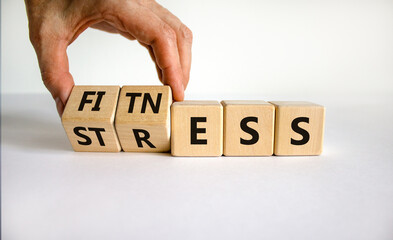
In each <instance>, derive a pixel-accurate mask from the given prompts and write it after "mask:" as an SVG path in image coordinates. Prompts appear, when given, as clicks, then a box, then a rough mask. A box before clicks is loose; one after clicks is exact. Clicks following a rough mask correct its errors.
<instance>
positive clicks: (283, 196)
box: [1, 0, 393, 240]
mask: <svg viewBox="0 0 393 240" xmlns="http://www.w3.org/2000/svg"><path fill="white" fill-rule="evenodd" d="M1 3H2V8H1V11H2V12H1V17H2V19H1V20H2V21H1V24H2V26H1V27H2V46H1V50H2V52H1V54H2V56H1V60H2V72H1V74H2V75H1V76H2V79H1V80H2V82H1V84H2V93H3V94H2V99H1V100H2V101H1V104H2V112H1V122H2V127H1V134H2V139H1V160H2V162H1V163H2V166H1V167H2V168H1V177H2V209H1V210H2V233H1V234H2V239H5V240H8V239H10V240H19V239H21V240H25V239H29V240H30V239H32V240H35V239H37V240H38V239H39V240H47V239H48V240H52V239H56V240H62V239H64V240H68V239H76V240H79V239H81V240H85V239H94V240H99V239H103V240H104V239H105V240H107V239H114V240H118V239H119V240H120V239H226V240H230V239H274V240H281V239H282V240H286V239H301V240H304V239H310V240H311V239H312V240H314V239H319V240H323V239H326V240H331V239H340V240H341V239H345V240H346V239H351V240H352V239H357V240H374V239H378V240H391V239H393V204H392V203H393V187H392V186H393V185H392V183H393V157H392V156H393V141H392V136H393V125H392V122H393V1H371V0H370V1H347V0H341V1H334V0H333V1H289V0H287V1H273V0H272V1H257V0H255V1H251V0H242V1H230V0H228V1H224V0H210V1H209V0H199V1H196V0H194V1H187V0H182V1H180V0H177V1H174V0H172V1H162V2H160V3H162V4H163V5H164V6H166V7H167V8H168V9H169V10H171V11H172V12H173V13H175V14H176V15H177V16H179V17H180V18H181V19H182V20H183V22H184V23H185V24H186V25H188V26H189V27H190V28H191V29H192V31H193V33H194V47H193V65H192V73H191V82H190V85H189V88H188V89H187V92H186V98H189V99H207V98H210V99H217V100H222V99H237V98H241V99H264V100H287V99H288V100H292V99H293V100H295V99H297V100H310V101H313V102H316V103H319V104H322V105H324V106H326V128H325V143H324V152H323V154H322V155H321V156H317V157H304V156H303V157H302V156H301V157H275V156H272V157H247V158H235V157H219V158H175V157H171V156H170V155H169V154H149V153H144V154H142V153H124V152H121V153H114V154H104V153H77V152H73V151H72V148H71V145H70V144H69V142H68V139H67V137H66V134H65V132H64V129H63V128H62V126H61V123H60V121H59V118H58V116H57V112H56V109H55V106H54V104H53V101H52V99H51V96H50V95H49V93H47V92H46V90H45V88H44V87H43V85H42V83H41V80H40V74H39V70H38V65H37V61H36V58H35V53H34V51H33V48H32V47H31V45H30V43H29V41H28V31H27V18H26V15H25V10H24V5H23V1H21V0H2V1H1ZM68 53H69V59H70V64H71V65H70V66H71V73H72V74H73V76H74V79H75V81H76V83H77V84H112V85H113V84H118V85H125V84H128V85H132V84H159V81H158V79H157V76H156V72H155V67H154V65H153V63H152V62H151V60H150V57H149V55H148V53H147V52H146V51H145V49H144V48H142V47H140V46H138V44H137V43H136V42H130V41H128V40H126V39H123V38H122V37H120V36H116V35H111V34H107V33H102V32H99V31H97V30H87V31H86V32H85V33H83V34H82V35H81V36H80V38H79V39H78V40H77V41H76V42H75V43H73V44H72V45H71V46H70V47H69V50H68ZM21 96H23V97H21Z"/></svg>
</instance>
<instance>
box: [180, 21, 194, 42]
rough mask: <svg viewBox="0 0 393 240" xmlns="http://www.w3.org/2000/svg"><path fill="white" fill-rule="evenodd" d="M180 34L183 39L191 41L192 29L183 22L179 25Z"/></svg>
mask: <svg viewBox="0 0 393 240" xmlns="http://www.w3.org/2000/svg"><path fill="white" fill-rule="evenodd" d="M180 34H181V37H182V38H183V39H185V40H186V41H188V42H192V40H193V34H192V31H191V29H189V28H188V27H187V26H186V25H184V24H181V25H180Z"/></svg>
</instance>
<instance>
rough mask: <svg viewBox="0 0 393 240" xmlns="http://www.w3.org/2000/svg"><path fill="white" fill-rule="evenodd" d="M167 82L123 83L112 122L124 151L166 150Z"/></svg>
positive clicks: (168, 94)
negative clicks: (133, 84) (138, 84)
mask: <svg viewBox="0 0 393 240" xmlns="http://www.w3.org/2000/svg"><path fill="white" fill-rule="evenodd" d="M171 103H172V92H171V88H170V87H169V86H123V87H122V89H121V91H120V98H119V104H118V107H117V112H116V120H115V126H116V131H117V134H118V136H119V140H120V144H121V146H122V148H123V150H124V151H126V152H168V151H169V150H170V147H171V146H170V106H171Z"/></svg>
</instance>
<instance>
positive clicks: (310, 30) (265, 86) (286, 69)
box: [1, 0, 393, 100]
mask: <svg viewBox="0 0 393 240" xmlns="http://www.w3.org/2000/svg"><path fill="white" fill-rule="evenodd" d="M1 2H2V14H1V16H2V63H3V68H2V69H3V72H2V73H1V74H2V91H3V92H5V93H31V92H34V93H37V92H39V93H41V92H45V91H46V90H45V88H44V86H43V85H42V82H41V80H40V73H39V69H38V64H37V61H36V57H35V53H34V50H33V48H32V46H31V45H30V43H29V40H28V29H27V17H26V14H25V9H24V3H23V1H14V0H2V1H1ZM159 2H160V3H161V4H162V5H164V6H165V7H166V8H168V9H169V10H170V11H172V12H173V13H174V14H175V15H177V16H178V17H179V18H180V19H181V20H182V21H183V22H184V23H185V24H186V25H187V26H189V28H190V29H191V30H192V31H193V33H194V45H193V65H192V71H191V80H190V85H189V88H188V89H187V92H186V98H193V99H199V98H213V99H218V100H220V99H221V98H224V97H229V96H231V97H232V98H233V97H238V98H246V99H247V98H262V99H266V98H270V97H271V98H274V99H277V98H279V100H285V99H292V98H300V99H304V98H307V97H310V96H320V95H328V96H332V97H345V96H348V95H349V94H350V95H356V96H362V95H368V96H373V95H393V81H392V80H393V79H392V76H393V67H392V66H393V44H392V43H393V1H391V0H386V1H381V0H372V1H371V0H370V1H362V0H361V1H358V0H356V1H348V0H333V1H304V0H303V1H289V0H286V1H282V0H281V1H273V0H271V1H260V0H243V1H233V0H225V1H224V0H198V1H191V0H182V1H179V0H169V1H159ZM68 54H69V60H70V71H71V73H72V74H73V76H74V79H75V82H76V84H97V85H100V84H112V85H113V84H115V85H127V84H129V85H132V84H149V85H152V84H159V81H158V78H157V76H156V71H155V67H154V65H153V63H152V61H151V60H150V57H149V55H148V52H147V51H146V50H145V49H144V48H143V47H141V46H139V44H138V43H137V42H130V41H128V40H126V39H124V38H123V37H121V36H117V35H112V34H108V33H104V32H100V31H98V30H94V29H88V30H87V31H86V32H84V33H83V34H82V35H81V36H80V37H79V39H77V41H76V42H74V43H73V44H72V45H71V46H70V47H69V49H68ZM281 98H285V99H281ZM311 99H312V98H311Z"/></svg>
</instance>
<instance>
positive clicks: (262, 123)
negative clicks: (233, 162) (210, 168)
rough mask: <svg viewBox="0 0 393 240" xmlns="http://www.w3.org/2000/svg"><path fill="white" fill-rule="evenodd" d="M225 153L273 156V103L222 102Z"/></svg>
mask: <svg viewBox="0 0 393 240" xmlns="http://www.w3.org/2000/svg"><path fill="white" fill-rule="evenodd" d="M221 103H222V105H223V107H224V155H225V156H269V155H273V139H274V106H273V105H272V104H270V103H267V102H265V101H222V102H221Z"/></svg>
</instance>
